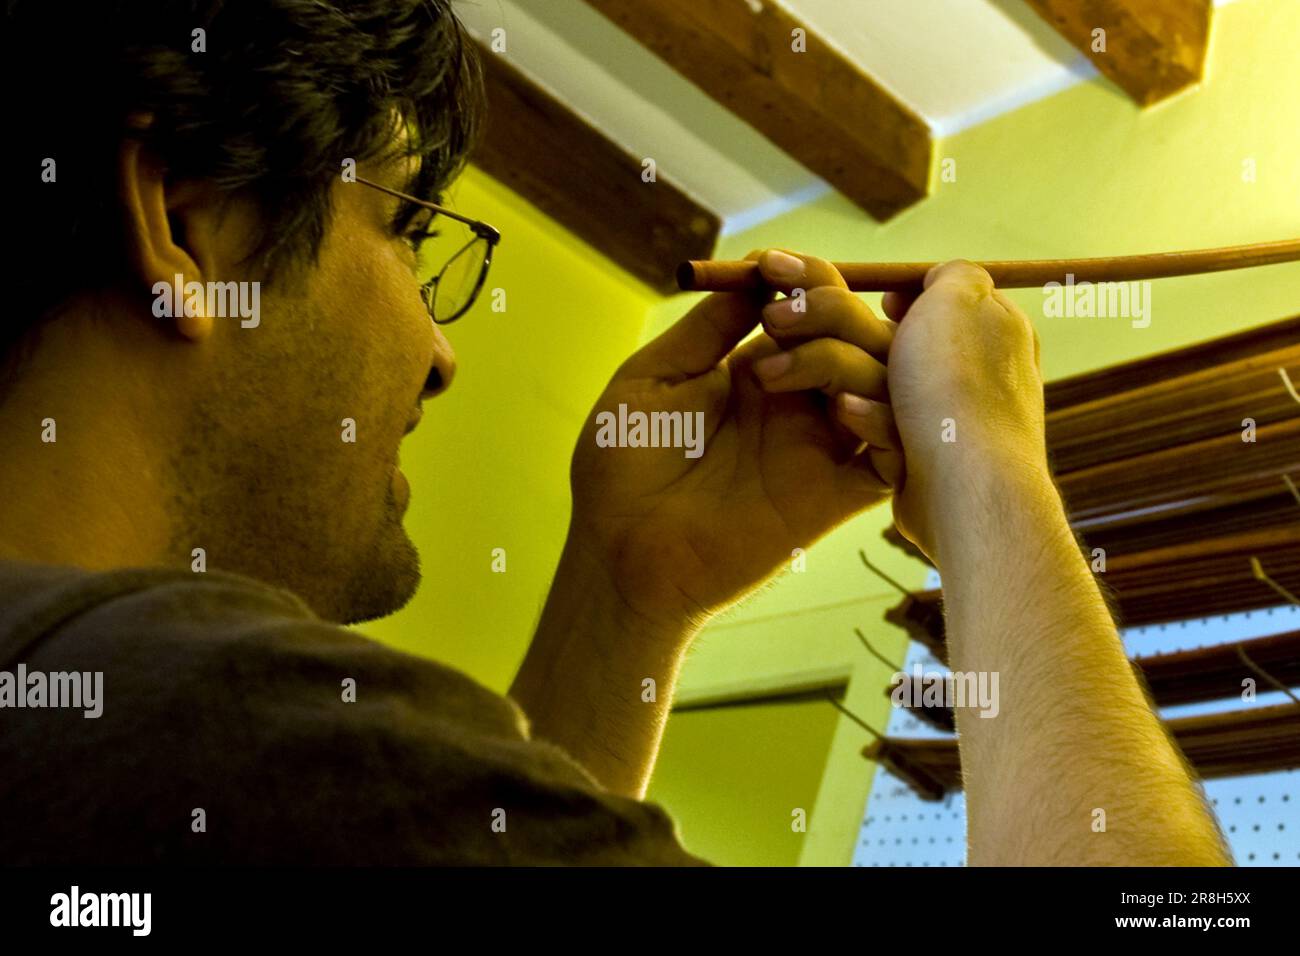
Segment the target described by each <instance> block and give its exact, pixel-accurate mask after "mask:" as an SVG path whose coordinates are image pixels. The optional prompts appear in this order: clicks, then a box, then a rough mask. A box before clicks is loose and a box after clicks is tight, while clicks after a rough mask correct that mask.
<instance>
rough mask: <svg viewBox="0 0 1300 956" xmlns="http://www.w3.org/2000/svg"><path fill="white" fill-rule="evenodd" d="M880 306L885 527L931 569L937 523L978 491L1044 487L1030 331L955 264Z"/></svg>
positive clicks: (974, 270) (1011, 307) (1003, 300)
mask: <svg viewBox="0 0 1300 956" xmlns="http://www.w3.org/2000/svg"><path fill="white" fill-rule="evenodd" d="M883 306H884V311H885V314H886V315H888V316H889V317H890V318H891V319H894V320H895V321H898V322H899V325H898V329H897V331H896V332H895V335H894V341H893V343H892V345H891V346H890V349H889V357H888V364H887V369H888V371H887V375H888V383H889V395H890V403H891V405H892V407H893V412H894V419H895V423H896V425H897V428H898V434H899V436H900V437H901V439H902V445H903V475H902V478H901V479H900V480H899V481H898V483H897V484H896V486H895V489H894V521H895V524H896V525H897V526H898V529H899V531H901V532H902V533H903V534H904V535H905V536H906V537H907V538H908V539H909V540H911V541H913V542H914V543H915V544H916V545H917V546H919V547H920V548H921V549H922V550H923V551H924V552H925V553H926V554H927V555H928V556H929V557H930V559H931V560H933V561H935V562H936V565H938V562H939V560H940V558H939V551H940V550H941V548H940V542H939V538H940V532H941V531H942V529H943V523H944V521H945V520H947V519H952V520H955V521H961V520H962V516H961V513H960V512H961V506H962V503H963V501H965V500H969V499H970V497H971V495H972V493H977V489H980V488H988V487H989V484H988V482H989V481H993V482H998V481H1001V480H1003V479H1005V478H1006V477H1008V476H1017V477H1018V476H1020V475H1022V474H1030V475H1032V476H1034V477H1035V478H1040V477H1041V478H1046V479H1047V480H1048V481H1050V472H1049V471H1048V467H1047V443H1046V438H1045V434H1044V410H1043V380H1042V374H1041V372H1040V370H1039V365H1038V335H1037V333H1036V332H1035V331H1034V328H1033V326H1032V325H1031V324H1030V321H1029V319H1028V317H1027V316H1026V315H1025V314H1024V313H1023V312H1022V311H1021V310H1020V309H1019V308H1018V307H1017V306H1016V305H1015V304H1014V303H1013V302H1012V301H1011V300H1010V299H1008V298H1007V297H1006V296H1005V295H1003V294H1002V293H1001V292H999V291H998V290H997V289H995V288H994V286H993V280H992V279H991V278H990V276H989V274H988V273H987V272H985V271H984V270H983V269H981V268H980V267H979V266H976V265H974V264H973V263H970V262H966V261H963V260H956V261H953V262H947V263H944V264H943V265H939V266H935V267H934V268H933V269H931V270H930V272H929V274H928V275H926V277H925V285H924V291H923V292H922V293H921V294H920V295H919V296H917V297H915V298H913V297H908V296H903V295H899V294H895V293H890V294H888V295H886V296H885V300H884V303H883ZM904 318H905V321H904ZM838 417H839V418H840V420H841V421H842V422H843V423H844V424H845V425H846V426H847V427H849V428H851V429H852V428H853V427H854V424H855V420H854V419H852V418H849V417H846V416H843V415H839V416H838ZM945 439H947V440H945ZM941 570H942V569H941Z"/></svg>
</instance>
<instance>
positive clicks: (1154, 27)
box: [1026, 0, 1212, 106]
mask: <svg viewBox="0 0 1300 956" xmlns="http://www.w3.org/2000/svg"><path fill="white" fill-rule="evenodd" d="M1026 2H1027V3H1028V4H1029V6H1030V7H1032V8H1033V9H1034V11H1035V12H1037V13H1038V15H1039V16H1041V17H1042V18H1043V19H1044V20H1046V21H1047V22H1048V23H1049V24H1051V25H1052V27H1053V28H1055V30H1056V32H1057V33H1059V34H1061V36H1063V37H1065V39H1066V40H1068V41H1069V42H1070V43H1071V44H1072V45H1073V46H1074V47H1075V48H1076V49H1077V50H1079V51H1080V52H1081V53H1083V54H1084V55H1085V56H1086V57H1088V59H1089V60H1091V61H1092V62H1093V65H1095V66H1096V67H1097V69H1098V70H1099V71H1101V73H1102V75H1104V76H1106V77H1108V78H1110V79H1111V80H1113V81H1114V82H1115V84H1116V85H1117V86H1119V87H1120V88H1121V89H1123V90H1124V91H1125V92H1126V93H1128V95H1129V96H1130V97H1132V98H1133V100H1134V101H1135V102H1136V103H1137V104H1138V105H1139V106H1149V105H1150V104H1152V103H1155V102H1157V101H1159V100H1162V99H1165V98H1166V97H1168V96H1172V95H1173V94H1175V93H1177V92H1178V91H1179V90H1182V89H1185V88H1186V87H1188V86H1191V85H1192V84H1193V83H1197V82H1199V81H1200V79H1201V76H1202V74H1203V72H1204V70H1205V51H1206V48H1207V47H1208V46H1209V41H1210V15H1211V8H1212V0H1083V2H1080V0H1026ZM1097 31H1104V34H1100V33H1098V32H1097Z"/></svg>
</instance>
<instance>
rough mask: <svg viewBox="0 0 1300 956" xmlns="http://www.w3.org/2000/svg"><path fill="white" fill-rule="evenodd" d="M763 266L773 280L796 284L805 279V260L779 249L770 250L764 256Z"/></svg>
mask: <svg viewBox="0 0 1300 956" xmlns="http://www.w3.org/2000/svg"><path fill="white" fill-rule="evenodd" d="M763 266H764V268H765V269H766V270H767V272H768V274H769V275H770V276H772V278H774V279H777V280H780V281H782V282H794V281H795V280H796V279H800V278H802V277H803V270H804V264H803V260H802V259H796V258H795V257H794V256H792V255H790V254H788V253H785V252H781V251H780V250H779V249H769V250H768V251H767V252H765V253H764V254H763Z"/></svg>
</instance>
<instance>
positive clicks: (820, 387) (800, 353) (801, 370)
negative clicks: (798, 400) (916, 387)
mask: <svg viewBox="0 0 1300 956" xmlns="http://www.w3.org/2000/svg"><path fill="white" fill-rule="evenodd" d="M754 374H756V375H757V376H758V379H759V381H760V382H761V383H762V385H763V389H764V391H767V392H798V391H805V390H816V391H820V392H823V393H825V394H826V395H834V394H835V393H836V392H853V393H855V394H857V395H864V396H867V397H868V398H873V399H880V400H882V401H888V396H889V391H888V388H887V386H886V380H885V366H884V365H882V364H881V363H880V362H878V361H876V360H875V359H874V358H872V357H871V356H870V355H868V354H867V353H866V352H864V351H863V350H862V349H860V348H858V347H857V346H855V345H850V344H849V343H847V342H843V341H840V340H839V339H827V338H822V339H814V340H813V341H811V342H805V343H804V344H803V345H798V346H795V347H794V348H792V349H787V350H785V351H783V352H780V353H778V354H776V355H770V356H768V357H767V358H764V359H761V360H759V361H757V362H755V363H754Z"/></svg>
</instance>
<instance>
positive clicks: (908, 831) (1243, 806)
mask: <svg viewBox="0 0 1300 956" xmlns="http://www.w3.org/2000/svg"><path fill="white" fill-rule="evenodd" d="M938 586H939V581H938V576H937V575H935V574H934V573H933V572H931V575H930V580H929V581H927V582H926V587H927V588H935V587H938ZM1296 629H1300V607H1295V606H1293V605H1284V606H1281V607H1274V608H1267V609H1264V610H1260V611H1247V612H1245V613H1242V614H1229V615H1224V616H1222V617H1214V618H1204V619H1202V620H1193V621H1178V622H1174V623H1172V624H1158V625H1151V626H1148V627H1135V628H1129V629H1126V630H1124V631H1122V632H1121V637H1122V638H1123V641H1124V646H1125V649H1126V650H1127V651H1128V653H1129V656H1149V655H1152V654H1164V653H1172V652H1174V651H1180V650H1191V649H1194V648H1198V647H1205V646H1208V645H1211V644H1221V643H1224V642H1227V641H1237V640H1242V639H1245V638H1252V637H1266V636H1268V635H1270V634H1278V633H1281V632H1283V631H1289V630H1296ZM915 664H920V665H921V666H922V668H924V669H925V670H926V671H927V672H928V671H935V670H944V667H943V665H942V664H940V663H939V662H938V661H937V660H936V659H935V658H934V657H933V656H932V655H931V654H930V653H929V652H928V651H927V650H926V649H925V648H924V647H923V646H922V645H920V644H917V643H916V642H915V641H913V642H912V643H911V644H910V645H909V647H908V652H907V659H906V660H905V661H904V663H903V666H904V669H905V670H908V671H911V669H912V667H913V666H914V665H915ZM1263 686H1264V685H1262V684H1261V687H1260V690H1259V693H1258V696H1257V697H1256V699H1255V703H1254V704H1253V705H1250V706H1261V707H1262V706H1268V705H1271V704H1281V703H1286V702H1287V697H1286V696H1285V695H1283V694H1282V693H1281V691H1267V692H1265V691H1264V690H1263ZM1243 706H1247V705H1245V704H1243V703H1242V701H1241V700H1240V699H1239V698H1236V697H1232V698H1227V699H1224V700H1214V701H1204V702H1201V703H1196V704H1183V705H1180V706H1177V707H1164V708H1161V710H1160V714H1161V716H1162V717H1165V718H1174V717H1189V716H1193V715H1195V714H1208V713H1216V712H1220V711H1227V710H1236V709H1238V708H1240V707H1243ZM887 727H888V729H887V730H886V733H887V734H888V735H889V736H891V737H948V736H951V735H949V734H946V733H945V732H943V731H941V730H937V729H935V728H934V727H931V726H930V725H929V724H927V723H925V722H924V721H921V720H918V719H917V718H916V717H913V716H912V715H911V714H910V713H908V712H907V711H906V710H903V709H901V708H895V709H893V710H892V711H891V712H890V716H889V723H888V725H887ZM1205 793H1206V797H1207V799H1208V800H1209V801H1210V804H1211V806H1212V808H1213V809H1214V812H1215V814H1216V815H1217V816H1218V818H1219V825H1220V826H1221V827H1222V828H1223V833H1224V836H1225V837H1226V838H1227V840H1228V844H1229V846H1231V848H1232V853H1233V856H1234V858H1235V859H1236V862H1237V864H1238V865H1239V866H1300V771H1297V770H1283V771H1279V772H1275V773H1263V774H1254V775H1251V776H1246V777H1229V778H1226V779H1220V780H1208V781H1206V782H1205ZM965 863H966V797H965V794H963V793H961V792H950V793H949V794H947V796H946V797H945V798H944V799H943V800H942V801H940V802H932V801H928V800H922V799H920V798H919V797H917V796H916V794H914V793H913V792H912V790H911V788H910V787H908V786H907V784H905V783H903V782H902V781H901V780H899V779H898V778H897V777H895V776H894V775H893V774H891V773H890V772H889V771H887V770H885V769H884V768H883V767H877V768H876V775H875V778H874V780H873V781H872V786H871V793H870V795H869V796H868V798H867V808H866V814H865V815H864V817H863V820H862V827H861V829H860V830H859V832H858V843H857V846H856V847H855V848H854V852H853V865H854V866H964V865H965Z"/></svg>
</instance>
